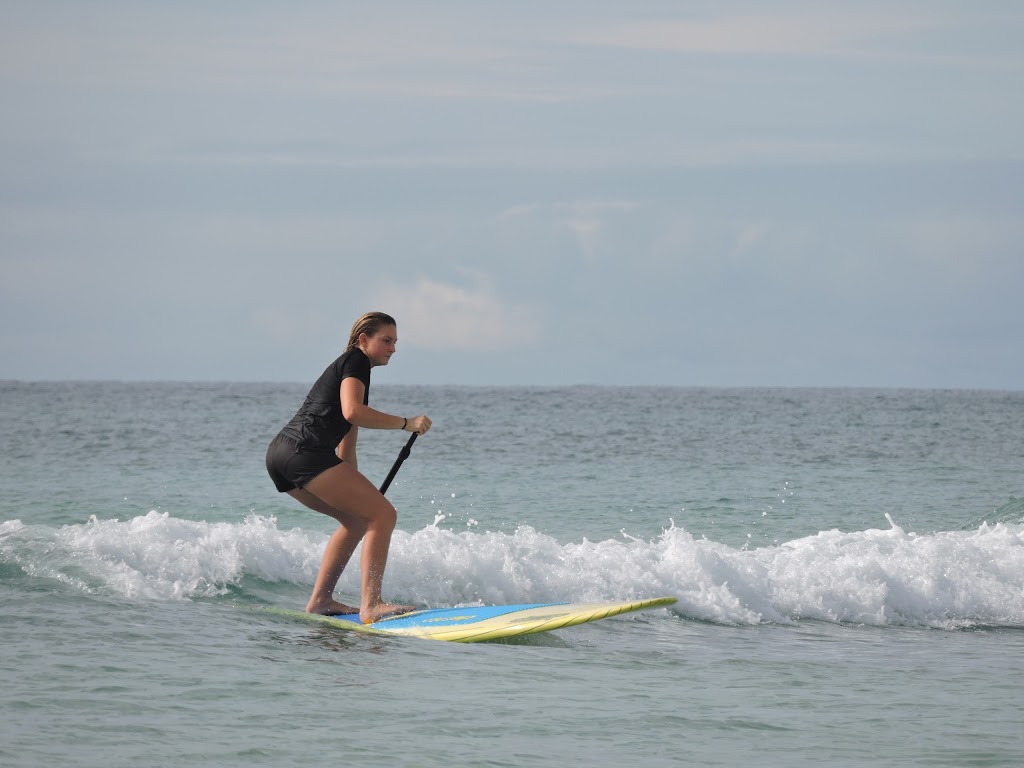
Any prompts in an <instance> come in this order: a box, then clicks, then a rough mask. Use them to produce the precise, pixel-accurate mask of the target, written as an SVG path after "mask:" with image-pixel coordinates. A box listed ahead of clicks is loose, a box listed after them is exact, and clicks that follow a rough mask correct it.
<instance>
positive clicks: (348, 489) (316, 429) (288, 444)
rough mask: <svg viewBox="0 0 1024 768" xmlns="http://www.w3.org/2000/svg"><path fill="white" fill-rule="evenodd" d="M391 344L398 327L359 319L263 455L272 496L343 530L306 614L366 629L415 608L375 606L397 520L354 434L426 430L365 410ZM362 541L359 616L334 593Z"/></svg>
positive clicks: (373, 316)
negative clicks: (285, 497) (362, 462)
mask: <svg viewBox="0 0 1024 768" xmlns="http://www.w3.org/2000/svg"><path fill="white" fill-rule="evenodd" d="M397 341H398V330H397V325H396V323H395V320H394V318H392V317H391V316H390V315H386V314H384V313H383V312H369V313H367V314H365V315H363V316H362V317H361V318H359V319H358V320H357V321H356V323H355V325H354V326H352V333H351V334H350V335H349V340H348V347H347V349H346V350H345V352H344V353H343V354H342V355H341V357H339V358H338V359H337V360H335V361H334V362H333V363H331V364H330V365H329V366H327V370H325V371H324V372H323V375H322V376H321V377H320V378H319V379H317V381H316V383H315V384H314V385H313V388H312V389H310V390H309V394H308V395H307V396H306V401H305V402H304V403H303V404H302V407H301V408H300V409H299V412H298V413H296V414H295V416H294V418H292V420H291V421H290V422H288V424H287V425H286V426H285V427H284V429H282V430H281V432H280V433H279V434H278V435H277V437H275V438H274V439H273V440H272V441H271V443H270V447H269V448H268V449H267V471H268V472H269V473H270V477H271V479H273V481H274V485H276V486H277V490H278V491H280V492H282V493H288V494H290V495H291V496H292V497H294V498H295V499H298V500H299V501H300V502H302V503H303V504H305V505H306V506H307V507H309V508H310V509H313V510H316V511H317V512H322V513H323V514H325V515H329V516H330V517H333V518H334V519H335V520H337V521H338V522H339V523H340V524H341V525H340V526H339V527H338V529H337V530H336V531H335V532H334V533H333V534H332V535H331V538H330V540H329V541H328V542H327V548H326V550H324V559H323V562H322V563H321V564H320V573H319V574H317V577H316V585H315V586H314V587H313V596H312V597H310V598H309V603H308V604H307V605H306V611H307V612H308V613H318V614H325V615H328V616H331V615H337V614H346V613H357V612H358V613H359V619H360V621H362V622H363V623H364V624H371V623H373V622H374V621H377V620H379V619H381V618H383V617H385V616H390V615H393V614H396V613H404V612H407V611H411V610H413V609H414V608H415V606H411V605H392V604H391V603H385V602H384V601H383V600H382V599H381V594H380V591H381V583H382V582H383V580H384V566H385V565H386V564H387V559H388V548H389V546H390V545H391V534H392V532H393V531H394V530H395V523H396V522H397V520H398V514H397V513H396V512H395V508H394V507H393V506H391V502H389V501H388V500H387V499H386V498H384V495H383V494H382V493H381V492H380V491H378V490H377V488H376V487H375V486H374V485H373V484H372V483H371V482H370V481H369V480H367V479H366V478H365V477H364V476H363V475H362V474H360V473H359V469H358V464H357V461H356V436H357V434H358V432H359V427H366V428H367V429H404V430H406V431H408V432H416V433H418V434H420V435H422V434H423V433H424V432H426V431H427V430H428V429H430V419H428V418H427V417H426V416H414V417H412V418H409V419H407V418H403V417H402V416H392V415H391V414H388V413H384V412H382V411H376V410H374V409H373V408H370V407H369V405H368V404H367V403H368V402H369V393H370V369H371V368H373V367H374V366H377V365H387V364H388V361H389V360H390V359H391V356H392V355H393V354H395V344H396V343H397ZM360 540H362V541H363V553H362V563H361V576H362V596H361V598H360V606H359V609H358V611H357V609H355V608H352V607H350V606H347V605H345V604H344V603H339V602H338V601H337V600H335V599H334V587H335V586H336V585H337V583H338V579H339V578H340V577H341V572H342V571H343V570H344V569H345V566H346V565H347V564H348V561H349V558H350V557H352V553H353V552H354V551H355V548H356V545H357V544H359V542H360Z"/></svg>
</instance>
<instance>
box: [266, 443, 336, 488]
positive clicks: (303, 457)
mask: <svg viewBox="0 0 1024 768" xmlns="http://www.w3.org/2000/svg"><path fill="white" fill-rule="evenodd" d="M339 464H341V459H339V458H338V456H337V454H336V453H335V452H334V451H332V450H327V449H322V450H316V449H312V450H311V449H309V448H303V447H302V446H301V445H299V444H298V443H297V442H295V441H294V440H292V439H291V438H290V437H287V436H286V435H278V436H277V437H275V438H274V439H273V440H271V441H270V447H268V448H267V472H269V473H270V479H271V480H273V481H274V485H275V486H277V490H279V491H280V492H281V493H286V492H287V491H292V490H295V489H296V488H304V487H305V486H306V483H308V482H309V481H310V480H312V479H313V478H314V477H316V476H317V475H319V474H320V473H321V472H323V471H324V470H327V469H330V468H331V467H336V466H338V465H339Z"/></svg>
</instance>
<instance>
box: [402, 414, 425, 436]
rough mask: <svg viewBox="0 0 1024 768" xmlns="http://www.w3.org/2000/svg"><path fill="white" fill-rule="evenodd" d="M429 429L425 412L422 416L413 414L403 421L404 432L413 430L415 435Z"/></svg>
mask: <svg viewBox="0 0 1024 768" xmlns="http://www.w3.org/2000/svg"><path fill="white" fill-rule="evenodd" d="M428 429H430V419H428V418H427V416H426V414H424V415H423V416H413V417H412V418H411V419H408V420H407V421H406V422H405V431H406V432H415V433H416V434H417V435H422V434H423V433H424V432H426V431H427V430H428Z"/></svg>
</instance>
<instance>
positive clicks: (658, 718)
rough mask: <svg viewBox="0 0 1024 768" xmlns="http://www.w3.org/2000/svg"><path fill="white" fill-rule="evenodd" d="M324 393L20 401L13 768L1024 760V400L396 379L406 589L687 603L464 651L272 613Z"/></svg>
mask: <svg viewBox="0 0 1024 768" xmlns="http://www.w3.org/2000/svg"><path fill="white" fill-rule="evenodd" d="M307 388H308V382H307V383H304V384H280V383H274V384H255V383H253V384H248V383H122V382H43V383H29V382H0V425H2V430H0V457H2V461H0V491H2V492H0V641H2V651H0V685H2V690H3V694H2V696H0V765H3V766H9V767H11V768H14V767H15V766H19V767H20V766H25V767H26V768H28V767H31V768H43V767H45V766H77V767H82V768H86V767H89V766H101V767H102V768H116V767H118V766H133V767H136V766H140V765H158V766H223V767H225V768H231V767H233V766H253V765H268V766H292V765H320V764H345V765H356V766H359V765H397V766H424V767H428V766H444V767H445V768H450V767H451V766H463V765H465V766H524V765H529V766H563V765H584V766H616V767H618V766H621V765H623V764H626V765H632V766H676V765H694V766H745V765H758V766H821V765H828V766H832V767H834V766H863V765H875V764H878V765H886V766H900V765H915V766H917V765H920V766H925V765H927V766H1019V765H1022V764H1024V715H1022V712H1024V707H1022V705H1024V393H1022V392H995V391H930V390H870V389H686V388H645V387H636V388H631V387H559V388H530V387H516V388H501V387H495V388H488V387H455V386H453V387H418V386H397V385H374V388H373V389H372V391H371V404H372V405H374V406H376V407H378V408H381V409H383V410H386V411H391V412H395V413H399V414H402V415H415V414H419V413H424V412H425V413H427V414H428V415H430V417H431V418H432V420H433V422H434V428H433V429H432V430H431V431H430V432H429V433H428V434H427V435H425V436H423V437H422V438H420V439H419V440H418V441H417V442H416V444H415V445H414V447H413V450H412V454H411V456H410V457H409V459H407V460H406V462H405V464H404V465H403V466H402V468H401V470H400V471H399V473H398V475H397V477H396V479H395V481H394V483H393V484H392V486H391V489H390V490H389V492H388V496H389V498H390V499H391V500H392V501H393V502H394V504H395V506H396V507H397V509H398V511H399V524H398V525H399V528H398V530H397V531H396V533H395V537H394V541H393V545H392V549H391V555H390V560H389V564H388V571H387V575H386V577H385V581H384V593H385V597H386V598H388V599H392V600H396V601H401V602H410V603H417V604H421V605H424V606H431V607H437V606H462V605H480V604H489V603H528V602H547V601H551V602H557V601H573V602H580V601H605V600H629V599H636V598H645V597H657V596H663V595H671V596H675V597H677V598H678V603H677V604H676V605H675V606H673V607H672V608H668V609H659V610H655V611H651V612H645V613H639V614H631V615H628V616H621V617H616V618H612V619H608V620H605V621H601V622H597V623H594V624H589V625H585V626H579V627H574V628H570V629H564V630H560V631H557V632H553V633H548V634H544V635H536V636H533V637H529V638H522V639H518V640H508V641H504V642H495V643H485V644H476V645H458V644H454V643H439V642H431V641H425V640H416V639H402V638H386V637H385V638H382V637H377V636H369V635H362V634H357V633H349V632H344V631H341V630H337V629H334V628H332V627H327V626H322V625H316V624H310V623H307V622H302V621H295V620H291V619H289V618H287V617H282V616H279V615H275V614H273V613H271V612H268V611H265V610H262V609H264V608H267V607H282V608H293V609H301V608H302V607H303V606H304V605H305V601H306V599H307V597H308V595H309V592H310V590H311V587H312V583H313V579H314V576H315V574H316V571H317V567H318V565H319V561H320V556H321V553H322V551H323V547H324V544H325V542H326V540H327V536H328V535H329V533H330V531H331V529H332V526H331V523H332V521H330V520H329V519H328V518H326V517H324V516H320V515H317V514H316V513H314V512H311V511H308V510H306V509H305V508H303V507H301V506H299V505H298V504H297V503H296V502H294V501H293V500H292V499H291V498H289V497H287V496H282V495H279V494H277V493H276V491H275V490H274V488H273V485H272V484H271V481H270V479H269V478H268V477H267V474H266V471H265V468H264V452H265V450H266V445H267V443H268V442H269V441H270V439H271V438H272V437H273V436H274V434H275V433H276V432H277V430H278V429H279V428H280V427H281V426H282V425H283V424H284V423H285V422H286V421H287V420H288V419H289V418H290V417H291V416H292V414H293V413H294V412H295V410H296V409H297V408H298V406H299V404H300V403H301V400H302V398H303V396H304V395H305V392H306V390H307ZM406 437H407V436H406V435H405V434H402V433H398V432H385V431H368V430H363V431H361V433H360V438H359V452H360V469H361V470H362V471H363V472H364V474H366V475H367V476H369V477H370V478H371V479H372V480H373V481H374V482H376V483H378V484H379V483H380V482H381V481H382V480H383V478H384V477H385V475H386V474H387V472H388V470H389V469H390V467H391V465H392V463H393V462H394V460H395V459H396V458H397V456H398V452H399V451H400V449H401V447H402V446H403V445H404V443H405V438H406ZM357 556H358V553H357ZM338 594H339V597H340V598H341V599H348V600H349V601H357V599H358V568H357V567H356V564H355V563H354V562H353V564H352V565H351V566H350V567H349V569H348V570H347V571H346V573H345V574H344V575H343V576H342V580H341V583H340V585H339V590H338Z"/></svg>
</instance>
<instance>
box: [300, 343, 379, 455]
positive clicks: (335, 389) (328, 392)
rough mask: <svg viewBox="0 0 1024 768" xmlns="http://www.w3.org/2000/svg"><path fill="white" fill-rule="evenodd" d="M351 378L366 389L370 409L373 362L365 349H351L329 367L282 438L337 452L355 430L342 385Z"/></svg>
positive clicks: (308, 447) (308, 448)
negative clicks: (346, 412) (345, 411)
mask: <svg viewBox="0 0 1024 768" xmlns="http://www.w3.org/2000/svg"><path fill="white" fill-rule="evenodd" d="M350 376H354V377H355V378H357V379H359V380H360V381H361V382H363V385H364V386H365V387H366V389H365V391H364V394H363V405H367V404H368V403H369V402H370V358H368V357H367V356H366V353H365V352H363V350H361V349H358V348H356V349H350V350H348V351H346V352H345V353H343V354H342V356H341V357H339V358H338V359H337V360H335V361H334V362H333V363H331V364H330V365H328V366H327V369H326V370H325V371H324V372H323V373H322V374H321V375H320V378H319V379H317V380H316V383H315V384H314V385H313V387H312V388H311V389H310V390H309V394H308V395H306V401H305V402H304V403H303V404H302V407H301V408H299V411H298V413H296V414H295V416H293V417H292V420H291V421H289V422H288V423H287V424H286V425H285V427H284V429H282V430H281V434H282V435H285V436H286V437H289V438H291V439H292V440H294V441H295V442H296V443H298V444H299V445H300V446H301V447H302V448H305V449H307V450H330V451H334V449H335V448H337V447H338V443H340V442H341V440H342V438H343V437H345V435H347V434H348V433H349V430H350V429H352V425H351V424H350V423H349V422H348V421H346V420H345V417H344V416H343V415H342V413H341V382H342V381H343V380H344V379H347V378H349V377H350Z"/></svg>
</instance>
